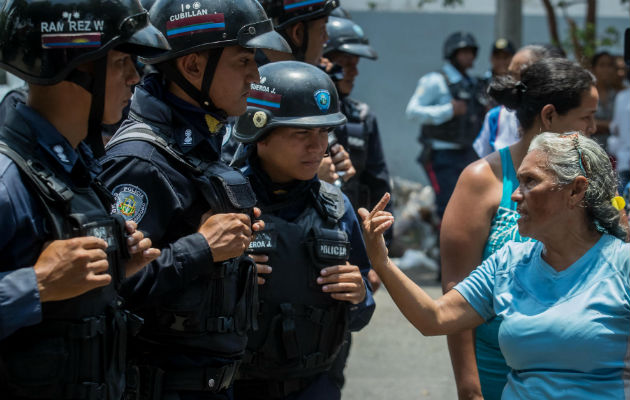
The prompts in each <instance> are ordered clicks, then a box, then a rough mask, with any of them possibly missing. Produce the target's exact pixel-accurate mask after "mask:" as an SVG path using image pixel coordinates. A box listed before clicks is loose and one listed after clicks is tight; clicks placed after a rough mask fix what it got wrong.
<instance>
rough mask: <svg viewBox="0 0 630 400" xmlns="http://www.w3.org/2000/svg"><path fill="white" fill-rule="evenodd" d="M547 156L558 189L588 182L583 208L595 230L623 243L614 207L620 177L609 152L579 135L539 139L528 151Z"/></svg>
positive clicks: (552, 136) (544, 134)
mask: <svg viewBox="0 0 630 400" xmlns="http://www.w3.org/2000/svg"><path fill="white" fill-rule="evenodd" d="M533 150H539V151H542V152H544V153H545V154H546V155H547V168H548V169H549V170H550V171H551V172H552V173H554V174H555V175H556V180H557V183H558V185H568V184H570V183H571V182H573V180H574V179H575V178H577V177H578V176H584V177H585V178H586V179H587V180H588V186H587V188H586V193H585V195H584V200H583V204H584V207H585V208H586V215H587V217H588V218H589V220H590V221H591V223H592V224H593V227H594V228H595V229H597V230H598V231H600V232H602V233H608V234H610V235H613V236H616V237H618V238H619V239H622V240H624V239H625V237H626V232H625V230H624V228H623V227H622V226H621V225H620V224H619V211H618V210H617V209H616V208H615V207H614V206H613V205H612V199H613V197H615V196H616V194H617V176H616V174H615V172H614V171H613V168H612V165H611V164H610V159H609V158H608V155H607V154H606V152H605V151H604V150H603V149H602V148H601V147H600V146H599V145H598V144H597V142H595V141H594V140H593V139H589V138H587V137H586V136H584V135H582V134H581V133H579V132H569V133H563V134H558V133H550V132H544V133H541V134H539V135H537V136H536V137H535V138H534V139H533V140H532V142H531V144H530V145H529V150H528V151H530V152H531V151H533Z"/></svg>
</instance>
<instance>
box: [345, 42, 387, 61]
mask: <svg viewBox="0 0 630 400" xmlns="http://www.w3.org/2000/svg"><path fill="white" fill-rule="evenodd" d="M337 51H341V52H343V53H348V54H352V55H355V56H359V57H365V58H369V59H370V60H376V59H377V58H378V54H376V52H375V51H374V49H372V47H370V45H368V44H363V43H344V44H342V45H341V46H339V48H338V49H337Z"/></svg>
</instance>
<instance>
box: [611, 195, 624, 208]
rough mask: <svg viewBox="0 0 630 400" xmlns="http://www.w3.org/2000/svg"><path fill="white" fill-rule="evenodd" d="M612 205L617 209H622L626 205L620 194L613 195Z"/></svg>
mask: <svg viewBox="0 0 630 400" xmlns="http://www.w3.org/2000/svg"><path fill="white" fill-rule="evenodd" d="M612 205H613V207H615V208H616V209H617V210H623V209H624V208H625V207H626V201H625V200H624V199H623V197H621V196H615V197H613V199H612Z"/></svg>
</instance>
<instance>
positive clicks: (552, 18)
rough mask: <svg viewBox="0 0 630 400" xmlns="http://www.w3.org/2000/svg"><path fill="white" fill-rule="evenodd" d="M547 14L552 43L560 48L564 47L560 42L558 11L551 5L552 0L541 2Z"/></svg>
mask: <svg viewBox="0 0 630 400" xmlns="http://www.w3.org/2000/svg"><path fill="white" fill-rule="evenodd" d="M541 1H542V3H543V6H544V7H545V12H546V13H547V25H548V27H549V36H551V43H553V44H554V45H556V46H558V47H562V43H561V42H560V36H559V35H558V22H557V19H556V11H555V10H554V8H553V5H552V4H551V0H541Z"/></svg>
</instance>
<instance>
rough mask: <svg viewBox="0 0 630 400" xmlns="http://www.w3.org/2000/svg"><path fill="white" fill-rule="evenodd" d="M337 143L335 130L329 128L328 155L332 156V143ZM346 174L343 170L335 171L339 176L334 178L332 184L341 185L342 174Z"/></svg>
mask: <svg viewBox="0 0 630 400" xmlns="http://www.w3.org/2000/svg"><path fill="white" fill-rule="evenodd" d="M338 143H339V139H337V135H335V131H334V130H331V131H330V132H328V151H327V153H328V154H330V156H331V157H332V156H333V154H332V150H331V149H332V148H333V146H334V145H336V144H338ZM345 174H346V172H345V171H337V175H338V176H339V178H337V179H336V180H335V182H333V183H334V185H335V186H337V187H338V188H340V187H341V186H343V179H341V177H342V176H344V175H345Z"/></svg>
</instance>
